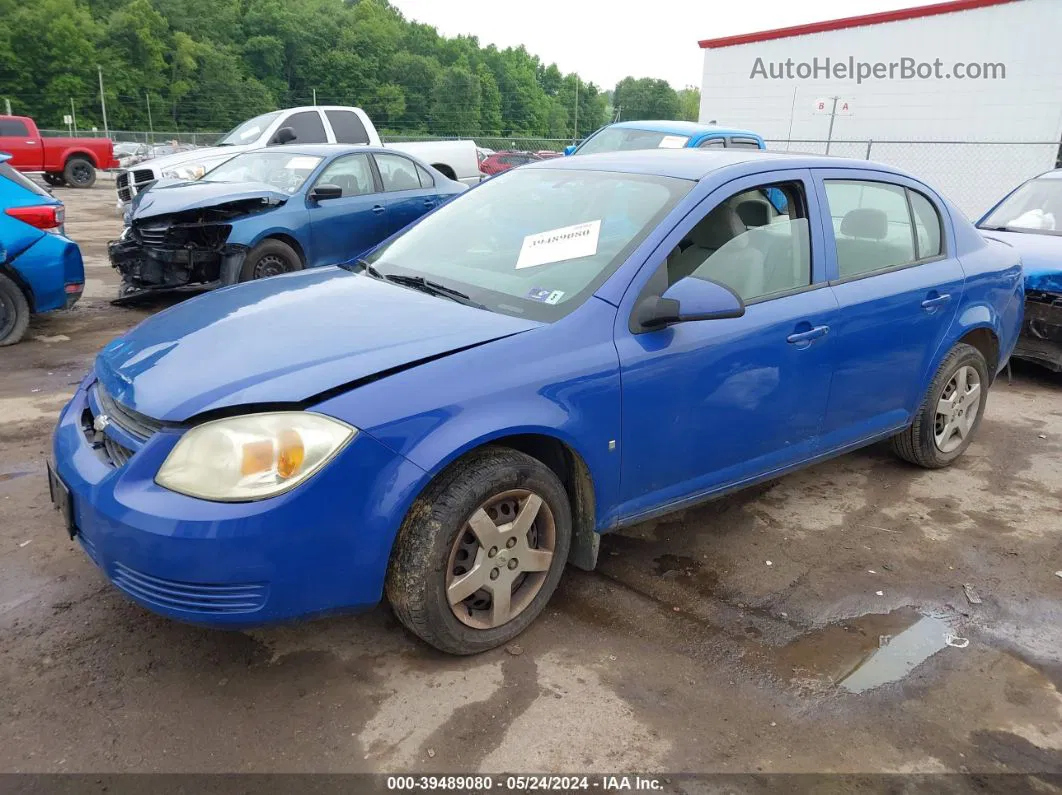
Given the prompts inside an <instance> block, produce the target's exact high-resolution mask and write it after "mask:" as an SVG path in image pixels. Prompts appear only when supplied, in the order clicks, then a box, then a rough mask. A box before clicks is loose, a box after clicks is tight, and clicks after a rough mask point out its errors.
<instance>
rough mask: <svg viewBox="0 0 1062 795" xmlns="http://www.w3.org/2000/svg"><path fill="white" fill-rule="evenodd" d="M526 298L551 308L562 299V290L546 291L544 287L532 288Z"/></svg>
mask: <svg viewBox="0 0 1062 795" xmlns="http://www.w3.org/2000/svg"><path fill="white" fill-rule="evenodd" d="M527 297H528V299H529V300H531V301H538V302H539V303H540V304H550V305H551V306H553V305H556V304H559V303H560V300H561V299H562V298H563V297H564V290H547V289H546V288H544V287H532V288H531V289H530V290H529V291H528V293H527Z"/></svg>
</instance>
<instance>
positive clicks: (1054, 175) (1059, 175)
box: [1037, 168, 1062, 179]
mask: <svg viewBox="0 0 1062 795" xmlns="http://www.w3.org/2000/svg"><path fill="white" fill-rule="evenodd" d="M1037 179H1062V168H1056V169H1054V170H1053V171H1045V172H1044V173H1043V174H1041V175H1040V176H1038V177H1037Z"/></svg>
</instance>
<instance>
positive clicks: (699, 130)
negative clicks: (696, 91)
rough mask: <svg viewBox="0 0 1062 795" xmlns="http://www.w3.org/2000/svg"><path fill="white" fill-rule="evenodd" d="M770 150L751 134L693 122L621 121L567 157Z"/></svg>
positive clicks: (595, 134) (597, 133) (603, 130)
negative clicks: (638, 151) (639, 151)
mask: <svg viewBox="0 0 1062 795" xmlns="http://www.w3.org/2000/svg"><path fill="white" fill-rule="evenodd" d="M724 147H725V148H727V149H766V148H767V146H766V144H764V142H763V138H762V137H761V136H760V135H758V134H757V133H754V132H751V131H749V130H733V129H728V128H726V127H717V126H715V125H714V124H698V123H697V122H692V121H621V122H617V123H616V124H610V125H608V126H607V127H602V128H601V129H600V130H598V131H597V132H595V133H594V134H593V135H591V136H590V137H589V138H587V139H586V140H584V141H583V142H582V143H581V144H579V145H578V146H569V147H568V148H567V149H565V150H564V154H566V155H591V154H596V153H598V152H626V151H630V150H632V149H710V148H724Z"/></svg>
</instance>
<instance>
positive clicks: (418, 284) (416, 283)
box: [366, 263, 487, 309]
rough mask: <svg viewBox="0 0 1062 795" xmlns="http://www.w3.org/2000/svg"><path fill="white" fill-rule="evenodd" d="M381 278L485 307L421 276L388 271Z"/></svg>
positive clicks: (466, 304) (478, 306) (477, 306)
mask: <svg viewBox="0 0 1062 795" xmlns="http://www.w3.org/2000/svg"><path fill="white" fill-rule="evenodd" d="M366 264H368V263H366ZM369 267H370V268H371V267H372V266H371V265H369ZM374 270H375V269H374ZM383 278H385V279H387V281H389V282H394V283H395V284H400V285H402V286H403V287H410V288H412V289H414V290H420V291H421V292H422V293H427V294H428V295H438V296H442V297H443V298H449V299H450V300H451V301H456V302H457V303H459V304H464V305H465V306H473V307H475V308H476V309H486V308H487V307H486V306H484V305H483V304H481V303H479V301H474V300H473V299H472V298H470V297H469V296H468V295H466V294H465V293H463V292H461V291H460V290H455V289H454V288H453V287H447V286H446V285H445V284H439V283H438V282H432V281H428V280H427V279H425V278H424V277H423V276H403V275H401V274H397V273H389V274H387V275H386V276H384V277H383Z"/></svg>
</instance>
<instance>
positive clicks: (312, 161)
mask: <svg viewBox="0 0 1062 795" xmlns="http://www.w3.org/2000/svg"><path fill="white" fill-rule="evenodd" d="M320 162H321V159H320V158H319V157H306V156H303V157H298V156H296V157H293V158H291V160H289V161H288V163H287V165H286V166H284V168H290V169H292V170H293V171H308V170H309V169H311V168H313V167H314V166H316V165H317V164H318V163H320Z"/></svg>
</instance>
